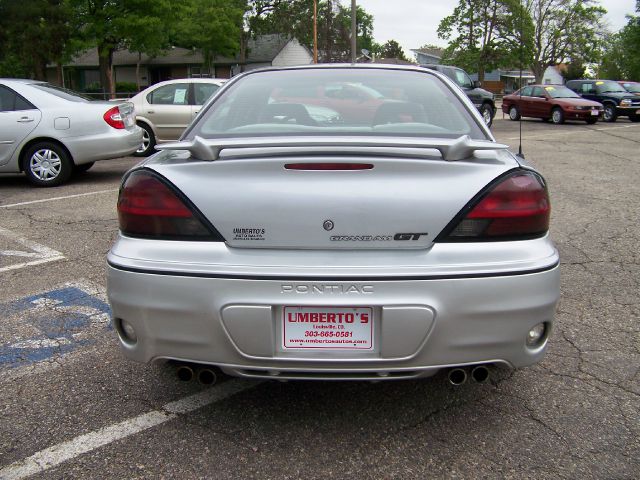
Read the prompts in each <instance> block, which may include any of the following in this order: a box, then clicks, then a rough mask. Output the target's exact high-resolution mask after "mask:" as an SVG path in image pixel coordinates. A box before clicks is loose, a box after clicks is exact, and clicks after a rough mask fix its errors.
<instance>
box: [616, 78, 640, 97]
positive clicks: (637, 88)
mask: <svg viewBox="0 0 640 480" xmlns="http://www.w3.org/2000/svg"><path fill="white" fill-rule="evenodd" d="M618 83H619V84H620V85H622V88H624V89H625V90H626V91H627V92H629V93H633V94H634V95H640V82H629V81H627V80H621V81H619V82H618Z"/></svg>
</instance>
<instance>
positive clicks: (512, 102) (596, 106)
mask: <svg viewBox="0 0 640 480" xmlns="http://www.w3.org/2000/svg"><path fill="white" fill-rule="evenodd" d="M502 111H503V112H504V113H507V114H509V118H510V119H511V120H520V117H521V116H522V117H535V118H542V119H543V120H551V121H552V122H553V123H556V124H560V123H564V121H565V120H584V121H585V122H587V123H589V124H594V123H596V122H597V121H598V119H599V118H600V117H601V116H602V111H603V107H602V104H601V103H598V102H593V101H591V100H585V99H584V98H582V97H580V95H578V94H577V93H575V92H574V91H573V90H570V89H568V88H567V87H565V86H563V85H529V86H526V87H522V88H521V89H520V90H518V91H517V92H515V93H512V94H511V95H505V96H504V98H503V99H502Z"/></svg>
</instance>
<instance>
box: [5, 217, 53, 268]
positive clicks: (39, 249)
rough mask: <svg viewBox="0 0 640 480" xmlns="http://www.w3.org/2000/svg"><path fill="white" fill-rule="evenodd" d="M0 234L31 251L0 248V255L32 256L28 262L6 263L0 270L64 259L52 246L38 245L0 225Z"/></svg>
mask: <svg viewBox="0 0 640 480" xmlns="http://www.w3.org/2000/svg"><path fill="white" fill-rule="evenodd" d="M0 236H3V237H5V238H8V239H9V240H11V241H13V242H15V243H19V244H20V245H22V246H23V247H26V248H28V249H30V250H32V251H30V252H19V251H16V250H0V257H2V256H5V257H21V258H33V259H34V260H31V261H30V262H22V263H16V264H13V265H8V266H6V267H0V273H1V272H7V271H9V270H16V269H18V268H23V267H28V266H31V265H40V264H43V263H49V262H55V261H56V260H62V259H64V255H62V253H60V252H58V251H57V250H53V249H52V248H49V247H45V246H44V245H40V244H39V243H36V242H32V241H31V240H29V239H28V238H25V237H22V236H20V235H18V234H17V233H14V232H12V231H11V230H7V229H6V228H2V227H0Z"/></svg>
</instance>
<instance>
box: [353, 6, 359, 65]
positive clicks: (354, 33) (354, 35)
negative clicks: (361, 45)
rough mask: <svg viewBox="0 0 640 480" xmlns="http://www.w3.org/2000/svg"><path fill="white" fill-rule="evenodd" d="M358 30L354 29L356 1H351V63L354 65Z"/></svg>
mask: <svg viewBox="0 0 640 480" xmlns="http://www.w3.org/2000/svg"><path fill="white" fill-rule="evenodd" d="M357 36H358V30H357V27H356V0H351V63H356V57H357V54H356V39H357Z"/></svg>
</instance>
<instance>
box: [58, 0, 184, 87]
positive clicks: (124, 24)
mask: <svg viewBox="0 0 640 480" xmlns="http://www.w3.org/2000/svg"><path fill="white" fill-rule="evenodd" d="M68 2H69V4H70V6H71V7H72V8H73V20H74V23H75V25H76V28H77V29H78V31H79V32H81V34H82V36H83V39H84V40H85V42H86V43H87V44H88V45H95V46H96V47H97V49H98V64H99V69H100V83H101V88H102V91H103V92H104V93H105V96H107V95H109V94H110V95H113V93H114V84H113V78H112V74H111V72H112V65H113V54H114V52H115V51H116V50H117V49H118V48H122V47H126V46H133V47H134V48H137V49H138V50H139V51H140V50H142V49H145V48H146V46H148V45H150V44H151V43H152V42H149V43H147V42H145V41H143V40H141V37H142V35H144V34H145V33H148V32H149V31H150V30H151V29H153V28H158V30H159V32H163V31H164V32H168V31H170V30H169V28H168V26H169V25H170V24H171V21H172V20H173V19H172V17H171V15H169V14H168V13H170V10H169V8H168V5H169V0H154V1H153V2H149V1H147V0H68ZM153 42H155V40H153ZM154 46H155V43H154Z"/></svg>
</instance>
